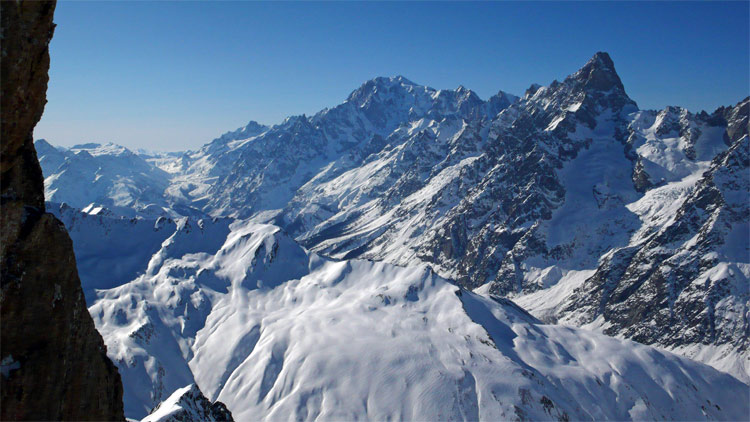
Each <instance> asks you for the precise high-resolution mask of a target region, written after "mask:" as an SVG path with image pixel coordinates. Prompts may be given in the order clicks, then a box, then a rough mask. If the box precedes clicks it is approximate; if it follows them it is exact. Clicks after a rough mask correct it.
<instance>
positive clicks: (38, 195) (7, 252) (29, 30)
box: [0, 1, 124, 420]
mask: <svg viewBox="0 0 750 422" xmlns="http://www.w3.org/2000/svg"><path fill="white" fill-rule="evenodd" d="M54 10H55V2H30V1H26V2H24V1H22V2H2V3H0V15H1V16H2V35H3V39H2V110H3V114H2V132H1V133H0V139H2V154H0V157H1V160H2V191H1V194H2V196H1V198H2V227H1V230H0V233H2V235H1V238H0V251H1V252H2V269H1V273H0V274H1V276H2V292H1V294H0V321H2V330H1V331H0V340H1V343H0V356H1V358H0V359H2V375H0V381H1V382H2V384H0V386H1V388H0V399H1V400H2V406H0V419H2V420H123V419H124V415H123V408H122V385H121V382H120V376H119V374H118V372H117V369H116V368H115V366H114V365H113V364H112V362H111V361H110V360H109V359H108V358H107V356H106V348H105V346H104V343H103V341H102V338H101V336H100V335H99V333H97V331H96V330H95V328H94V323H93V321H92V319H91V316H90V315H89V313H88V312H87V310H86V303H85V301H84V298H83V292H82V290H81V283H80V280H79V279H78V272H77V269H76V262H75V256H74V254H73V245H72V243H71V240H70V237H69V236H68V234H67V232H66V231H65V227H64V226H63V225H62V223H60V221H58V220H57V219H56V218H55V217H54V216H52V215H51V214H47V213H45V208H44V189H43V179H42V172H41V169H40V167H39V163H38V162H37V158H36V152H35V150H34V144H33V142H32V131H33V128H34V126H35V125H36V123H37V122H38V121H39V119H40V118H41V115H42V112H43V110H44V105H45V103H46V90H47V81H48V74H47V72H48V70H49V50H48V45H49V42H50V39H51V38H52V33H53V29H54V24H53V23H52V17H53V13H54Z"/></svg>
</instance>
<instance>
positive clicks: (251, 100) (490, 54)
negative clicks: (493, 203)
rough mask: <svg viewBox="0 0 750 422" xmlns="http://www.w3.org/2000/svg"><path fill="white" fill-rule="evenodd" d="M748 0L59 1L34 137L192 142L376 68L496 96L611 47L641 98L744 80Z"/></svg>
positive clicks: (321, 95) (356, 80)
mask: <svg viewBox="0 0 750 422" xmlns="http://www.w3.org/2000/svg"><path fill="white" fill-rule="evenodd" d="M749 4H750V3H748V2H734V3H718V2H680V3H670V2H656V3H641V2H627V3H619V2H617V3H614V2H606V3H605V2H569V3H555V2H536V3H516V2H495V3H476V2H464V3H446V2H439V3H431V2H413V3H343V2H333V3H278V2H277V3H259V2H64V1H63V2H59V3H58V5H57V9H56V12H55V22H56V23H57V25H58V26H57V29H56V30H55V36H54V38H53V39H52V43H51V46H50V53H51V58H52V62H51V69H50V82H49V90H48V103H47V107H46V109H45V112H44V116H43V117H42V120H41V122H40V123H39V125H38V126H37V128H36V130H35V137H36V138H46V139H47V140H48V141H50V142H51V143H53V144H55V145H65V146H70V145H74V144H77V143H83V142H115V143H119V144H122V145H125V146H128V147H132V148H148V149H154V150H164V151H173V150H184V149H194V148H197V147H199V146H200V145H202V144H204V143H206V142H208V141H210V140H211V139H213V138H215V137H216V136H218V135H220V134H221V133H223V132H226V131H228V130H233V129H235V128H237V127H239V126H242V125H244V124H245V123H247V121H249V120H257V121H259V122H261V123H266V124H274V123H278V122H280V121H281V120H282V119H283V118H284V117H286V116H288V115H293V114H303V113H305V114H313V113H315V112H316V111H318V110H320V109H322V108H324V107H330V106H334V105H336V104H339V103H341V102H342V101H343V100H344V99H345V98H346V97H347V95H348V94H349V93H350V92H351V91H353V90H354V89H356V88H357V87H358V86H359V85H361V84H362V83H363V82H364V81H366V80H368V79H371V78H373V77H375V76H393V75H404V76H406V77H407V78H409V79H411V80H412V81H414V82H417V83H420V84H424V85H429V86H432V87H434V88H438V89H440V88H456V87H457V86H458V85H464V86H466V87H467V88H470V89H473V90H474V91H476V92H477V93H478V94H479V95H480V97H482V98H487V97H489V96H490V95H492V94H494V93H496V92H497V91H498V90H503V91H507V92H511V93H514V94H518V95H520V94H522V93H523V92H524V90H525V89H526V88H527V87H528V86H529V85H531V84H532V83H540V84H544V85H546V84H549V83H550V82H551V81H552V80H553V79H558V80H561V79H563V78H564V77H565V76H566V75H568V74H570V73H572V72H575V71H576V70H577V69H578V68H579V67H580V66H582V65H583V64H584V63H585V62H586V60H588V59H589V58H590V57H591V56H592V55H593V54H594V53H595V52H596V51H607V52H609V53H610V55H611V56H612V59H613V61H614V62H615V66H616V68H617V71H618V73H619V74H620V77H621V79H622V80H623V83H624V84H625V88H626V90H627V92H628V94H629V95H630V97H631V98H633V99H634V100H635V101H636V102H637V103H638V105H639V106H640V107H641V108H662V107H663V106H665V105H681V106H684V107H687V108H688V109H690V110H692V111H699V110H702V109H706V110H709V111H711V110H713V109H715V108H716V107H718V106H720V105H731V104H734V103H736V102H738V101H739V100H741V99H742V98H744V97H745V96H747V95H749V91H750V82H749V78H750V76H749V75H750V68H749V67H750V64H749V63H750V46H748V40H749V39H750V32H749V29H748V28H749V27H750V22H749V20H750V17H749V16H750V10H749V9H748V5H749Z"/></svg>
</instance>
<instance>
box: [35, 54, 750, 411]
mask: <svg viewBox="0 0 750 422" xmlns="http://www.w3.org/2000/svg"><path fill="white" fill-rule="evenodd" d="M749 115H750V99H749V98H745V99H744V100H741V101H740V102H739V103H737V104H736V105H734V106H730V107H722V108H719V109H718V110H715V111H714V112H712V113H710V114H709V113H707V112H700V113H691V112H689V111H688V110H685V109H683V108H680V107H667V108H665V109H664V110H659V111H656V110H640V109H639V108H638V106H637V104H636V103H635V101H633V100H632V99H630V98H629V97H628V95H627V94H626V92H625V88H624V86H623V84H622V82H621V80H620V78H619V76H618V74H617V72H616V70H615V67H614V64H613V62H612V60H611V58H610V57H609V55H607V54H606V53H597V54H595V55H594V56H593V57H592V58H591V60H589V61H588V62H587V63H586V64H585V65H584V66H583V67H582V68H581V69H579V70H578V71H576V72H574V73H573V74H571V75H570V76H568V77H567V78H565V80H563V81H562V82H559V81H553V82H552V83H551V84H549V85H548V86H539V85H532V86H531V87H530V88H529V89H528V90H527V91H526V92H525V93H524V95H523V96H522V97H516V96H513V95H511V94H507V93H504V92H502V91H500V92H498V94H497V95H495V96H493V97H491V98H489V99H488V100H482V99H481V98H479V97H478V96H477V95H476V94H475V93H474V92H473V91H471V90H469V89H466V88H464V87H458V88H457V89H455V90H435V89H432V88H429V87H426V86H421V85H418V84H415V83H413V82H411V81H409V80H408V79H406V78H404V77H401V76H398V77H392V78H375V79H373V80H371V81H368V82H366V83H364V84H363V85H362V86H361V87H359V88H358V89H356V90H355V91H354V92H352V93H351V95H349V97H348V98H347V99H346V100H345V101H344V102H343V103H342V104H340V105H338V106H336V107H333V108H330V109H325V110H322V111H320V112H318V113H316V114H315V115H313V116H292V117H289V118H287V119H285V120H284V121H283V122H282V123H280V124H277V125H274V126H265V125H261V124H258V123H256V122H250V123H249V124H248V125H246V126H244V127H242V128H239V129H237V130H235V131H232V132H227V133H225V134H224V135H222V136H220V137H218V138H216V139H214V140H213V141H211V142H210V143H208V144H206V145H205V146H203V147H202V148H200V149H199V150H197V151H186V152H179V153H150V152H142V151H135V152H134V151H130V150H128V149H127V148H124V147H121V146H117V145H114V144H106V145H101V144H82V145H77V146H74V147H71V148H59V147H53V146H52V145H50V144H49V143H48V142H46V141H44V140H38V141H36V143H35V147H36V150H37V154H38V157H39V161H40V164H41V167H42V170H43V173H44V176H45V183H44V184H45V198H46V200H47V201H48V203H49V204H48V209H49V210H50V211H51V212H53V213H55V214H56V215H57V216H58V218H60V219H61V220H62V221H63V222H64V223H65V225H66V228H67V229H68V230H69V232H70V235H71V237H72V239H73V244H74V249H75V253H76V260H77V263H78V269H79V273H80V277H81V281H82V284H83V290H84V294H85V296H86V301H87V303H88V305H89V311H90V312H91V314H92V316H93V317H94V321H95V323H96V326H97V329H98V330H99V331H100V332H101V333H102V335H103V337H104V339H105V343H106V344H107V347H108V353H109V356H110V357H111V358H112V360H113V361H114V362H115V363H116V364H117V366H118V368H119V369H120V372H121V374H122V376H123V380H124V387H125V412H126V415H127V416H128V417H139V418H140V417H143V416H145V414H146V413H148V411H149V410H150V409H151V408H152V407H153V406H155V405H156V404H158V403H159V402H160V401H161V400H164V399H166V398H167V397H168V396H169V395H170V394H171V393H172V392H174V391H175V390H177V389H179V388H182V387H184V386H186V385H188V384H196V385H198V386H200V389H201V391H203V393H205V394H206V397H207V398H208V399H209V400H217V399H218V400H221V401H222V402H223V403H225V404H226V405H227V408H228V409H229V410H231V411H232V413H233V414H234V416H235V418H238V419H240V420H243V419H257V418H261V417H271V418H283V419H290V418H303V419H311V418H314V417H322V418H325V419H351V418H354V417H356V415H362V414H366V415H368V417H370V418H373V419H387V418H406V419H412V418H427V419H433V418H434V419H441V420H442V419H454V418H455V419H477V418H480V419H508V418H518V419H522V420H523V419H545V418H557V419H559V420H565V419H569V418H573V419H644V418H645V419H655V418H669V417H671V418H676V419H696V418H699V417H700V418H703V417H709V418H719V419H727V418H729V419H731V418H732V417H731V416H729V417H728V416H727V415H730V414H731V413H716V412H731V411H735V412H742V411H744V412H745V415H746V414H747V409H746V407H747V406H746V405H745V407H744V408H743V407H742V406H740V405H737V404H736V403H735V404H732V400H730V398H731V397H733V396H732V394H734V393H736V394H739V396H742V395H743V394H744V395H745V396H746V393H747V389H748V386H747V383H748V382H750V354H749V353H748V338H749V337H750V322H748V321H749V320H750V310H749V309H748V308H749V306H750V292H749V287H748V286H749V285H748V280H749V278H750V204H749V201H748V199H749V198H750V155H749V151H748V149H749V148H750V145H749V144H750V139H749V136H748V116H749ZM511 300H512V302H511ZM573 327H581V328H583V329H580V328H573ZM612 337H615V338H612ZM628 339H629V340H628ZM630 340H634V341H635V342H638V343H640V345H639V344H638V343H635V342H632V341H630ZM401 342H403V343H401ZM643 345H651V346H654V347H646V346H643ZM614 350H617V352H613V351H614ZM669 352H674V353H676V354H679V355H682V356H684V357H687V358H690V359H693V360H697V361H700V362H703V363H706V364H708V365H711V366H713V367H714V368H716V369H718V370H720V371H723V372H726V373H728V374H730V375H731V376H730V375H722V374H720V373H719V372H716V371H714V372H711V370H710V369H709V368H708V367H705V366H702V365H700V364H698V363H695V362H693V361H691V360H688V359H684V358H678V357H676V356H674V355H672V354H670V353H669ZM613 355H614V356H615V357H614V358H613ZM583 362H586V364H585V365H582V363H583ZM438 363H439V364H438ZM490 363H492V364H490ZM346 374H358V375H357V376H356V377H355V378H356V379H357V380H360V381H361V380H363V379H367V378H368V377H373V378H372V380H368V381H367V382H366V383H357V384H354V383H353V382H348V381H346V377H347V376H348V375H346ZM368 374H369V375H368ZM514 375H515V376H514ZM646 375H647V376H646ZM644 376H646V378H647V379H652V380H660V381H659V382H656V383H651V384H649V385H645V384H641V382H642V380H641V378H643V377H644ZM508 377H513V378H514V381H513V382H510V381H507V382H506V381H503V380H504V379H506V378H508ZM684 377H687V378H684ZM717 377H719V378H717ZM721 377H725V378H721ZM717 380H721V382H720V383H721V384H722V385H727V386H730V387H731V388H729V387H728V388H726V389H725V388H722V389H720V390H717V388H718V387H717V383H719V381H717ZM402 382H403V383H404V384H402ZM644 382H645V381H644ZM595 385H596V387H595ZM675 385H692V387H691V388H686V389H681V388H677V387H675ZM657 387H658V388H657ZM712 389H713V390H714V391H720V392H721V393H722V394H715V395H714V394H713V393H709V392H710V391H711V390H712ZM725 390H726V391H725ZM347 394H350V396H347ZM391 395H393V396H391ZM396 396H398V397H406V398H408V400H407V399H404V400H403V401H398V400H392V398H393V397H396ZM246 397H252V398H253V399H252V400H246ZM353 397H356V400H354V399H353ZM389 397H390V399H389ZM490 397H492V399H490ZM667 397H669V398H670V399H669V400H668V399H667ZM698 397H699V398H698ZM357 400H358V401H357ZM670 400H672V401H671V402H670ZM674 400H677V401H679V402H680V403H681V405H680V406H674V404H671V405H670V404H669V403H673V401H674ZM707 400H711V403H713V404H717V406H713V404H709V405H708V406H706V405H705V404H704V402H705V401H707ZM739 401H740V402H742V399H739ZM397 403H401V405H400V407H399V406H395V404H397ZM451 403H452V404H453V406H452V407H451V406H449V405H450V404H451ZM688 403H689V404H690V405H689V406H688ZM697 403H700V406H698V404H697ZM693 404H695V406H693ZM420 406H426V407H420ZM446 406H447V407H446ZM670 406H671V407H670ZM691 406H692V407H691ZM696 406H697V407H696ZM701 406H703V407H701ZM712 406H713V407H712ZM733 406H739V407H733ZM719 408H721V409H723V410H720V409H719ZM706 409H708V410H706ZM732 409H734V410H732ZM414 412H416V413H414ZM738 414H740V415H741V413H733V414H732V415H738Z"/></svg>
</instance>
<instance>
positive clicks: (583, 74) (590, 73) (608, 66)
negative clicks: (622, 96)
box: [569, 51, 625, 91]
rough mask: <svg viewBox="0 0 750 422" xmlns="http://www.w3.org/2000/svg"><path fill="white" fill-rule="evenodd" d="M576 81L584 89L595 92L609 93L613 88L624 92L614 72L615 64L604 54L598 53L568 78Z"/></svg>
mask: <svg viewBox="0 0 750 422" xmlns="http://www.w3.org/2000/svg"><path fill="white" fill-rule="evenodd" d="M569 78H570V79H574V80H577V81H578V82H580V83H581V84H583V86H584V87H586V88H590V89H593V90H596V91H609V90H611V89H613V88H615V89H619V90H622V91H625V88H624V87H623V85H622V81H621V80H620V77H619V76H618V75H617V71H615V64H614V63H613V62H612V59H611V58H610V57H609V54H607V53H605V52H602V51H600V52H598V53H596V54H594V57H592V58H591V59H590V60H589V61H588V62H587V63H586V64H585V65H584V66H583V67H582V68H581V69H580V70H579V71H578V72H576V73H574V74H573V75H571V76H570V77H569Z"/></svg>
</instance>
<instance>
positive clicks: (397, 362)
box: [58, 207, 750, 420]
mask: <svg viewBox="0 0 750 422" xmlns="http://www.w3.org/2000/svg"><path fill="white" fill-rule="evenodd" d="M58 210H59V212H60V213H61V215H62V217H63V218H64V219H65V220H66V222H70V221H71V220H73V219H74V220H75V222H76V223H75V224H76V225H75V227H77V228H78V229H79V230H77V231H73V232H72V233H71V235H72V236H73V239H74V243H75V244H76V247H77V248H78V249H77V252H78V251H79V250H83V249H86V248H96V247H98V248H105V247H106V246H105V245H107V244H113V243H114V244H117V243H119V241H118V238H119V237H121V236H129V235H130V231H129V230H127V225H129V224H135V225H137V226H138V225H140V224H143V225H144V227H147V225H148V226H150V227H151V230H153V231H154V233H160V232H161V231H166V232H170V233H171V234H170V235H169V236H168V237H167V239H166V240H164V241H162V242H161V243H160V244H159V245H160V246H159V248H158V250H157V251H156V252H155V253H154V254H153V256H152V258H151V260H150V261H149V262H147V263H145V262H142V261H141V267H142V270H141V271H140V273H139V271H138V270H136V269H134V268H133V269H131V271H132V274H133V278H132V280H131V281H129V282H126V283H122V284H120V285H118V286H116V287H112V288H104V289H99V288H96V290H94V291H93V294H94V296H95V297H92V298H91V299H90V302H91V303H92V305H91V307H90V308H89V311H90V312H91V314H92V316H93V317H94V320H95V322H96V326H97V329H98V330H99V331H100V332H101V333H102V336H103V338H104V339H105V342H106V344H107V348H108V354H109V356H110V358H111V359H112V360H113V361H114V362H115V363H116V365H117V366H118V368H119V371H120V374H121V376H122V378H123V385H124V387H125V395H124V400H125V412H126V415H127V416H128V417H130V418H140V417H143V416H146V414H148V413H149V412H150V411H151V409H152V408H153V407H155V406H156V405H157V404H159V403H160V402H162V401H164V403H162V404H161V405H160V406H159V407H158V408H157V409H155V410H154V411H153V413H151V416H149V418H151V419H154V420H159V418H161V417H163V416H164V415H162V414H167V413H169V414H171V413H172V412H173V411H174V412H178V411H180V409H185V408H186V407H187V408H190V409H194V410H195V409H197V410H195V411H194V412H193V413H195V412H200V411H203V410H201V409H204V410H205V409H206V407H207V406H208V403H209V402H210V401H216V400H219V401H221V402H222V403H224V404H225V405H226V407H227V408H228V409H229V410H230V411H231V412H232V415H233V416H234V418H235V419H236V420H259V419H271V420H291V419H305V420H310V419H324V420H332V419H336V420H353V419H362V418H365V419H374V420H385V419H409V420H422V419H424V420H453V419H459V420H507V419H519V420H603V419H614V420H624V419H639V420H640V419H678V420H697V419H724V420H732V419H739V418H742V417H744V416H745V415H746V414H747V412H748V411H750V408H748V403H747V402H746V400H744V399H745V397H746V395H747V393H748V390H749V389H750V387H748V386H747V385H745V384H743V383H741V382H740V381H738V380H737V379H735V378H733V377H731V376H729V375H727V374H724V373H721V372H719V371H716V370H715V369H713V368H711V367H709V366H706V365H703V364H700V363H697V362H694V361H691V360H689V359H686V358H682V357H678V356H676V355H673V354H670V353H667V352H662V351H659V350H657V349H655V348H652V347H649V346H644V345H641V344H638V343H635V342H632V341H629V340H618V339H614V338H611V337H608V336H606V335H603V334H598V333H595V332H592V331H587V330H581V329H575V328H570V327H564V326H558V325H548V324H544V323H542V322H540V321H539V320H537V319H536V318H534V317H532V316H531V315H530V314H528V313H527V312H526V311H524V310H522V309H521V308H519V307H518V306H516V305H515V304H513V303H512V302H511V301H509V300H507V299H503V298H500V297H497V296H482V295H477V294H475V293H472V292H471V291H469V290H464V289H462V288H460V287H458V286H456V285H455V284H453V283H452V282H450V281H448V280H445V279H443V278H441V277H440V276H438V275H437V274H435V273H434V272H433V271H432V270H430V268H429V267H427V266H426V265H417V266H411V267H398V266H394V265H391V264H387V263H383V262H372V261H365V260H349V261H335V260H330V259H327V258H324V257H321V256H319V255H317V254H315V253H313V252H309V251H307V250H305V249H304V248H302V247H300V246H299V245H298V244H297V243H296V242H295V241H294V240H293V239H292V238H290V237H289V236H288V235H287V234H286V233H284V232H283V231H282V230H281V229H280V228H278V227H276V226H272V225H263V224H256V223H252V222H248V221H235V222H233V223H231V224H229V225H228V226H227V225H224V224H223V220H222V221H217V222H213V224H208V223H207V222H205V221H204V220H201V221H202V223H201V222H198V221H196V220H194V219H189V218H186V219H182V220H179V221H178V222H177V223H175V224H172V223H170V222H168V221H167V222H166V223H164V221H165V220H164V219H162V220H161V221H162V223H160V224H162V225H161V226H160V225H158V224H156V221H157V220H156V219H150V220H149V219H141V220H137V222H135V223H131V221H132V220H130V219H124V218H121V217H118V216H115V215H104V214H102V213H99V214H97V215H94V216H87V217H83V216H82V214H83V213H82V212H78V214H79V215H78V216H77V217H74V213H76V211H74V210H72V209H70V208H67V207H62V208H58ZM105 220H106V221H105ZM84 227H87V228H88V229H85V230H84ZM97 230H100V231H99V232H97ZM139 230H140V229H139ZM82 236H88V237H89V238H90V243H88V245H87V246H83V243H82V242H77V241H76V240H75V239H76V238H80V237H82ZM218 239H222V240H221V241H219V240H218ZM96 242H98V244H97V245H95V244H94V243H96ZM158 243H159V240H158V239H157V238H156V237H152V238H149V239H147V240H144V247H151V246H152V245H154V244H158ZM81 272H82V273H84V272H86V270H85V269H82V270H81ZM89 282H97V280H95V279H85V278H84V279H82V283H83V285H84V289H85V290H87V291H89V290H90V289H91V287H92V286H89V285H87V283H89ZM190 384H196V385H198V386H200V391H202V392H203V394H205V400H201V399H200V397H199V396H198V395H197V394H193V396H195V397H198V398H197V399H195V398H193V399H190V397H188V399H190V400H187V399H184V400H183V399H181V398H182V397H183V396H184V395H185V390H187V388H186V387H184V386H185V385H190ZM191 391H192V390H191ZM173 392H175V393H173ZM191 397H192V396H191ZM196 401H200V402H201V403H203V404H202V405H200V406H198V405H195V403H196ZM183 402H185V403H183ZM179 403H182V404H181V405H179V406H178V404H179ZM178 408H179V409H178ZM151 419H147V420H151Z"/></svg>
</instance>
